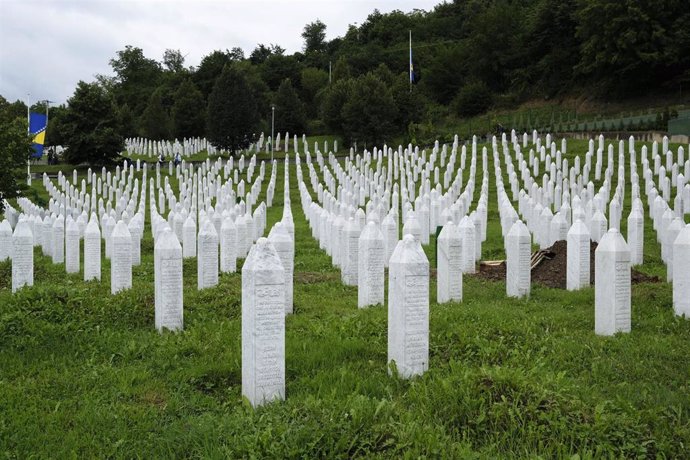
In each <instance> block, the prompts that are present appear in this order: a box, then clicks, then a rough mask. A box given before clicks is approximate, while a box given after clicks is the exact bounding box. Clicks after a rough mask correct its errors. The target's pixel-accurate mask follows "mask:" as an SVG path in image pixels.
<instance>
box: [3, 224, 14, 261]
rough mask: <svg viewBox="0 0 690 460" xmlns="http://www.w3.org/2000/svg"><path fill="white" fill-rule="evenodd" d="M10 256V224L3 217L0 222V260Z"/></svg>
mask: <svg viewBox="0 0 690 460" xmlns="http://www.w3.org/2000/svg"><path fill="white" fill-rule="evenodd" d="M11 256H12V226H11V225H10V221H9V220H7V219H5V220H3V221H2V222H0V262H4V261H6V260H7V259H10V258H11Z"/></svg>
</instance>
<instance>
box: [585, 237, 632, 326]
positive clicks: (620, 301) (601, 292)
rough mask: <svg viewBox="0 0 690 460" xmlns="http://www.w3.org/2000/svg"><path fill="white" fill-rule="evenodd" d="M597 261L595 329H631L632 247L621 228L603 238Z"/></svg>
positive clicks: (597, 251) (596, 254)
mask: <svg viewBox="0 0 690 460" xmlns="http://www.w3.org/2000/svg"><path fill="white" fill-rule="evenodd" d="M594 265H595V267H594V278H595V280H594V332H595V333H596V334H597V335H613V334H615V333H616V332H630V316H631V307H630V249H629V248H628V245H627V243H626V242H625V239H623V235H621V234H620V232H619V231H618V229H615V228H612V229H610V230H609V231H608V232H606V233H605V234H604V236H603V237H602V238H601V241H600V242H599V245H598V246H597V250H596V252H595V254H594Z"/></svg>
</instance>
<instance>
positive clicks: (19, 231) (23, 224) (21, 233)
mask: <svg viewBox="0 0 690 460" xmlns="http://www.w3.org/2000/svg"><path fill="white" fill-rule="evenodd" d="M13 236H14V237H15V238H26V237H33V233H31V226H30V225H29V222H28V221H27V220H24V219H22V220H20V221H19V222H17V226H16V227H15V228H14V234H13Z"/></svg>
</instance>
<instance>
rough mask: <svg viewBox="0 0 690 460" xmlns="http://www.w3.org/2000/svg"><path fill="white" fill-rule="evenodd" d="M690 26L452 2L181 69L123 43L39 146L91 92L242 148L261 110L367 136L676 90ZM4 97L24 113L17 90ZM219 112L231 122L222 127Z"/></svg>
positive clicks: (669, 19) (155, 129) (604, 8)
mask: <svg viewBox="0 0 690 460" xmlns="http://www.w3.org/2000/svg"><path fill="white" fill-rule="evenodd" d="M689 24H690V8H689V7H688V2H687V0H654V1H651V0H586V1H585V0H520V1H517V0H455V1H452V2H445V3H441V4H439V5H437V6H436V7H435V8H434V9H433V10H432V11H421V10H414V11H412V12H402V11H393V12H391V13H388V14H382V13H380V12H379V11H377V10H374V11H373V12H372V13H371V14H370V15H369V16H368V17H367V18H366V20H365V21H363V22H362V24H361V25H350V26H349V29H348V31H347V33H346V34H345V35H344V36H342V37H337V38H334V39H332V40H330V41H328V40H326V25H325V24H324V23H322V22H321V21H319V20H315V21H314V22H312V23H310V24H307V25H306V26H305V27H304V29H303V33H302V37H303V39H304V45H303V49H302V50H301V51H300V52H296V53H294V54H291V55H290V54H286V52H285V50H284V49H283V48H282V47H281V46H280V45H279V44H258V45H257V46H256V47H255V48H254V49H253V50H252V51H251V52H249V53H248V54H245V52H244V50H242V49H240V48H237V47H232V44H228V48H227V49H225V50H213V51H210V52H209V53H208V54H207V55H205V56H204V57H203V59H202V60H201V62H200V63H199V65H198V66H196V67H189V66H186V63H185V60H184V57H183V55H182V53H181V52H180V51H179V50H172V49H169V50H166V51H165V54H164V56H162V60H160V61H159V60H157V59H155V58H152V57H148V56H146V54H145V51H144V50H142V49H140V48H137V47H132V46H127V47H126V48H125V49H123V50H121V51H118V52H117V54H116V56H114V57H113V58H112V59H111V60H110V65H111V67H112V70H113V76H104V75H99V76H97V78H96V81H94V82H93V83H83V82H80V84H79V86H78V88H77V89H76V90H75V94H74V96H73V97H72V98H71V99H70V100H69V101H68V105H67V106H62V107H57V108H51V120H52V122H51V126H50V127H49V131H48V143H50V144H54V145H57V144H64V145H69V144H72V143H74V142H73V141H72V140H71V139H69V138H68V137H69V136H71V135H75V131H77V130H76V129H75V126H80V125H78V124H76V123H77V122H78V121H79V119H80V118H82V119H83V118H85V117H84V116H83V114H81V115H80V114H74V113H71V114H70V111H74V110H75V109H76V107H80V109H79V110H86V111H89V110H94V109H93V107H91V106H92V105H93V103H96V102H97V103H98V104H105V105H106V106H107V107H108V108H112V113H102V112H103V111H102V110H100V111H99V113H96V112H95V111H94V112H93V113H92V114H90V115H92V116H99V117H102V119H104V120H107V123H108V126H109V129H111V130H112V131H114V132H115V131H116V132H118V133H119V134H120V135H121V136H123V137H132V136H145V137H147V138H150V139H170V138H178V139H182V138H185V137H187V138H188V137H194V136H207V137H208V138H209V139H211V140H212V141H213V142H214V143H215V144H217V145H219V146H221V147H224V148H239V147H242V146H244V145H246V143H248V142H249V141H251V136H252V133H258V132H261V131H267V130H268V131H270V123H271V112H272V107H274V108H275V127H276V130H278V131H281V132H285V131H288V132H290V133H291V134H293V133H295V134H301V133H302V132H309V133H312V134H318V133H325V132H328V133H332V134H339V135H341V136H342V137H343V139H344V141H345V142H346V143H351V142H353V141H358V142H362V143H373V142H381V141H383V140H386V139H389V138H391V137H392V136H407V135H408V134H409V133H410V132H411V131H412V130H413V128H414V125H415V123H422V122H425V123H431V122H433V121H434V120H437V119H439V118H443V117H448V116H454V117H464V116H471V115H476V114H479V113H483V112H484V111H486V110H488V109H489V108H491V107H497V106H500V107H510V106H511V105H516V104H519V103H521V102H523V101H525V100H530V99H546V98H554V97H558V96H563V95H578V94H587V95H588V96H592V97H597V98H609V99H618V100H620V99H626V98H630V97H638V96H640V95H643V94H645V93H649V92H669V93H671V92H674V91H675V92H677V91H678V90H679V88H681V89H682V87H683V85H685V86H686V87H690V53H688V50H690V26H689ZM410 32H411V34H412V39H413V56H414V58H413V62H414V69H415V79H414V80H415V81H414V84H413V85H412V86H411V85H410V80H409V76H408V70H409V63H408V60H409V50H408V40H409V33H410ZM223 75H225V77H224V78H222V77H223ZM228 94H234V95H235V98H234V99H233V98H229V97H228V96H227V95H228ZM4 103H5V105H6V106H7V107H8V109H11V110H14V111H16V112H17V113H20V114H21V113H25V110H26V109H25V107H22V105H23V104H22V103H21V102H19V101H18V102H16V103H14V104H9V103H7V102H6V101H5V102H4ZM86 118H88V117H86ZM226 119H227V120H228V121H227V122H226V123H225V124H224V120H226ZM230 119H232V120H233V121H232V123H233V126H236V125H237V124H238V123H239V125H241V126H237V130H238V132H236V133H231V135H229V134H228V133H227V126H228V123H230V121H229V120H230ZM219 130H221V131H223V133H222V135H220V134H219V132H218V131H219Z"/></svg>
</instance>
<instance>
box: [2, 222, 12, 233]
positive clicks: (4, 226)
mask: <svg viewBox="0 0 690 460" xmlns="http://www.w3.org/2000/svg"><path fill="white" fill-rule="evenodd" d="M0 234H3V235H11V234H12V226H11V225H10V221H9V220H7V219H5V220H3V221H2V222H0Z"/></svg>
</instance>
